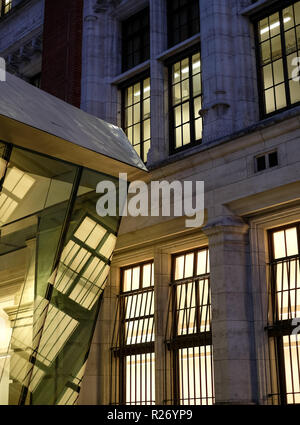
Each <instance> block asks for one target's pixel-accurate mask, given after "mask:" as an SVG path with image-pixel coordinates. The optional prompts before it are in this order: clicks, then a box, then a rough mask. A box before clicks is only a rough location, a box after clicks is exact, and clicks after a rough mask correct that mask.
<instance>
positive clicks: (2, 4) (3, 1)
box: [0, 0, 12, 16]
mask: <svg viewBox="0 0 300 425" xmlns="http://www.w3.org/2000/svg"><path fill="white" fill-rule="evenodd" d="M11 7H12V0H0V16H3V15H5V14H6V13H8V12H9V11H10V10H11Z"/></svg>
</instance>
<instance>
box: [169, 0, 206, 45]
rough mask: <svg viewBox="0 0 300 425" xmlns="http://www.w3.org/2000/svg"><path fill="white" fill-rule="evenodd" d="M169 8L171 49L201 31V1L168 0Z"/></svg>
mask: <svg viewBox="0 0 300 425" xmlns="http://www.w3.org/2000/svg"><path fill="white" fill-rule="evenodd" d="M167 8H168V45H169V47H171V46H174V45H175V44H177V43H180V42H181V41H184V40H186V39H187V38H189V37H191V36H192V35H194V34H197V33H198V32H199V31H200V19H199V0H168V1H167Z"/></svg>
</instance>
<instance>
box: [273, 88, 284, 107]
mask: <svg viewBox="0 0 300 425" xmlns="http://www.w3.org/2000/svg"><path fill="white" fill-rule="evenodd" d="M275 95H276V109H281V108H284V107H285V106H286V96H285V86H284V84H280V85H279V86H276V87H275Z"/></svg>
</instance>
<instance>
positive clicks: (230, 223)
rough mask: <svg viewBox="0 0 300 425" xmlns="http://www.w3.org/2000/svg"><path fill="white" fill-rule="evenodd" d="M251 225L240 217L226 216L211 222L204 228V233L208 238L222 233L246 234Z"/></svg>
mask: <svg viewBox="0 0 300 425" xmlns="http://www.w3.org/2000/svg"><path fill="white" fill-rule="evenodd" d="M248 229H249V225H248V224H247V223H245V222H244V220H243V219H242V218H241V217H239V216H234V215H224V216H221V217H216V218H213V219H212V220H209V221H208V222H207V224H206V225H205V226H204V227H203V228H202V231H203V232H204V233H205V234H206V235H207V236H208V237H211V236H214V235H217V234H220V233H239V234H246V233H247V231H248Z"/></svg>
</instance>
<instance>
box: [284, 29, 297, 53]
mask: <svg viewBox="0 0 300 425" xmlns="http://www.w3.org/2000/svg"><path fill="white" fill-rule="evenodd" d="M285 46H286V53H287V54H290V53H292V52H294V51H295V50H297V43H296V32H295V29H294V28H293V29H291V30H290V31H287V32H286V33H285Z"/></svg>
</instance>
